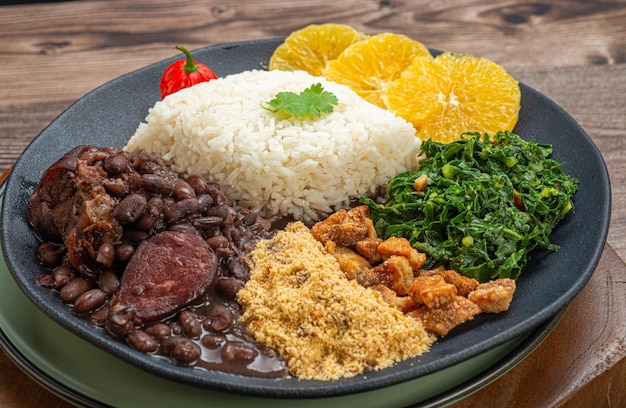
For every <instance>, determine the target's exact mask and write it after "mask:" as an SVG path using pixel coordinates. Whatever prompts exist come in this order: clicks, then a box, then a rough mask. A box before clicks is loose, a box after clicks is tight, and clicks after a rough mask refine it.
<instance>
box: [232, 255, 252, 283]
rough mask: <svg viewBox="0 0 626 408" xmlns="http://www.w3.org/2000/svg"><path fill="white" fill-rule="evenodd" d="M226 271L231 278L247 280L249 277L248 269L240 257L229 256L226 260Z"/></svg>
mask: <svg viewBox="0 0 626 408" xmlns="http://www.w3.org/2000/svg"><path fill="white" fill-rule="evenodd" d="M227 267H228V272H230V276H232V277H233V278H237V279H240V280H242V281H244V282H245V281H247V280H248V278H249V277H250V269H249V268H248V265H247V264H246V263H245V261H244V260H243V259H242V258H240V257H234V258H230V259H229V260H228V261H227Z"/></svg>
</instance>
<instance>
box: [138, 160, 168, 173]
mask: <svg viewBox="0 0 626 408" xmlns="http://www.w3.org/2000/svg"><path fill="white" fill-rule="evenodd" d="M161 168H162V166H161V165H160V164H159V163H156V162H154V161H152V160H146V161H144V162H141V164H140V165H139V167H138V169H139V171H140V172H142V173H143V174H156V173H158V172H159V171H160V170H161Z"/></svg>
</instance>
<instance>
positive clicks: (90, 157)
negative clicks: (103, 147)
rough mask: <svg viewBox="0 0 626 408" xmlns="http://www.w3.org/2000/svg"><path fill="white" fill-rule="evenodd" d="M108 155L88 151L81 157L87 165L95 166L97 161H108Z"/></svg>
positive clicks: (101, 152)
mask: <svg viewBox="0 0 626 408" xmlns="http://www.w3.org/2000/svg"><path fill="white" fill-rule="evenodd" d="M107 155H108V154H107V153H106V152H103V151H96V150H87V151H86V152H85V153H83V154H82V155H81V156H80V160H81V161H83V162H84V163H85V164H87V165H90V166H91V165H93V164H94V163H95V162H97V161H101V160H104V159H106V157H107Z"/></svg>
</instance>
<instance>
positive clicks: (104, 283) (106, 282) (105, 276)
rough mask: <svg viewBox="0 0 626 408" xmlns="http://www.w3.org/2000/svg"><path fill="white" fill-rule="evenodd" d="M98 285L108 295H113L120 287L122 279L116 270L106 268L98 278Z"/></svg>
mask: <svg viewBox="0 0 626 408" xmlns="http://www.w3.org/2000/svg"><path fill="white" fill-rule="evenodd" d="M98 286H99V287H100V290H102V291H103V292H104V293H106V294H107V295H109V296H111V295H112V294H113V293H115V292H116V291H117V289H118V288H119V287H120V279H119V278H118V277H117V275H116V274H115V272H114V271H111V270H106V271H104V272H102V273H101V274H100V277H99V278H98Z"/></svg>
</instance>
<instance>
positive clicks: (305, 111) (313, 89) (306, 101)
mask: <svg viewBox="0 0 626 408" xmlns="http://www.w3.org/2000/svg"><path fill="white" fill-rule="evenodd" d="M338 103H339V101H338V100H337V97H336V96H335V95H334V94H333V93H332V92H329V91H325V90H324V88H323V87H322V84H320V83H317V84H314V85H311V86H310V87H309V88H307V89H305V90H304V91H302V92H300V93H299V94H296V93H293V92H279V93H277V94H276V96H275V97H274V99H272V100H271V101H269V102H268V103H267V105H268V106H263V107H264V108H265V109H267V110H269V111H271V112H274V113H276V112H280V111H282V112H284V113H285V114H287V115H289V116H316V117H320V116H321V114H322V113H331V112H332V111H333V108H334V106H335V105H337V104H338Z"/></svg>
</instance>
